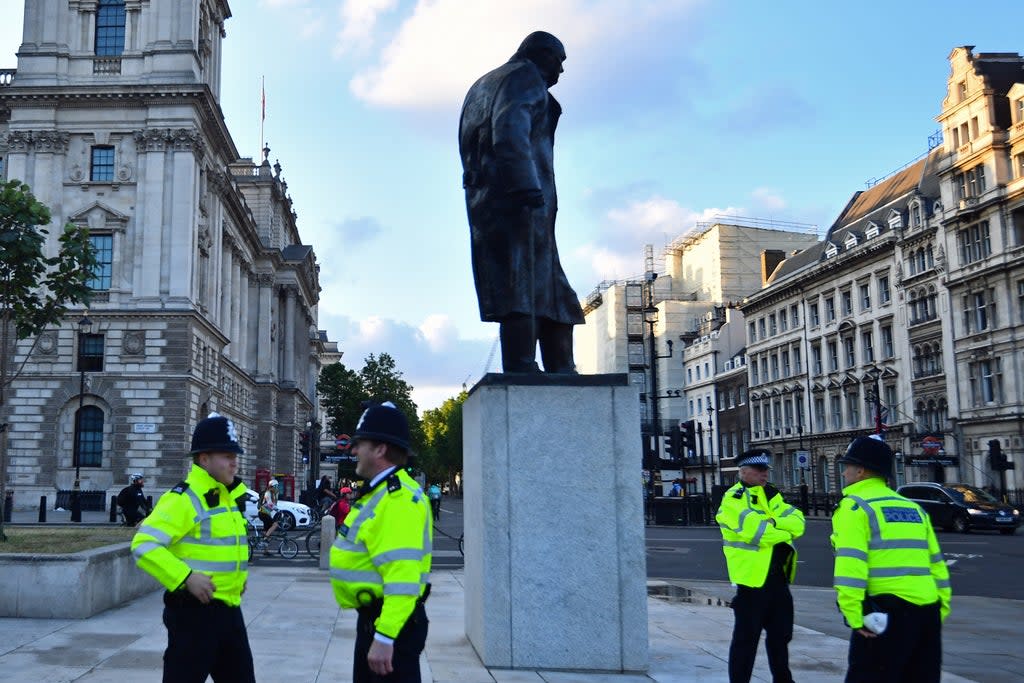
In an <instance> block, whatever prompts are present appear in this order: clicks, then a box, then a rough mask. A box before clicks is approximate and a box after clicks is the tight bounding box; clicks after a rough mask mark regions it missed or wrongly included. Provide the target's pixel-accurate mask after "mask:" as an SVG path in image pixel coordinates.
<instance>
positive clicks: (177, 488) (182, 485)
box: [171, 481, 188, 493]
mask: <svg viewBox="0 0 1024 683" xmlns="http://www.w3.org/2000/svg"><path fill="white" fill-rule="evenodd" d="M185 491H188V482H187V481H179V482H178V483H177V484H175V485H174V488H173V489H171V493H185Z"/></svg>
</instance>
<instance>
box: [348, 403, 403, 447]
mask: <svg viewBox="0 0 1024 683" xmlns="http://www.w3.org/2000/svg"><path fill="white" fill-rule="evenodd" d="M360 439H367V440H369V441H382V442H384V443H390V444H394V445H396V446H398V447H399V448H404V449H405V450H409V421H408V420H407V419H406V418H405V414H404V413H402V411H401V410H399V409H398V408H397V407H396V406H395V404H394V403H392V402H391V401H385V402H384V403H379V404H371V405H370V406H368V407H367V408H366V410H364V411H363V414H362V416H361V417H360V418H359V423H358V424H357V425H356V431H355V432H353V433H352V443H353V444H354V443H355V442H357V441H359V440H360Z"/></svg>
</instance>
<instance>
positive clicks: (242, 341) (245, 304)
mask: <svg viewBox="0 0 1024 683" xmlns="http://www.w3.org/2000/svg"><path fill="white" fill-rule="evenodd" d="M240 285H241V287H240V289H239V292H238V300H239V302H240V303H241V306H242V311H241V315H239V316H238V317H239V322H238V365H239V366H240V367H241V368H242V369H243V370H245V371H246V372H248V371H249V294H250V281H249V266H248V265H246V266H245V267H244V268H243V269H242V271H241V282H240Z"/></svg>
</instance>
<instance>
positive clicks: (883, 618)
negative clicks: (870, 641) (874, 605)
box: [864, 612, 889, 635]
mask: <svg viewBox="0 0 1024 683" xmlns="http://www.w3.org/2000/svg"><path fill="white" fill-rule="evenodd" d="M888 625H889V615H888V614H886V613H885V612H871V613H870V614H865V615H864V628H866V629H867V630H869V631H871V632H872V633H874V634H877V635H881V634H883V633H885V627H886V626H888Z"/></svg>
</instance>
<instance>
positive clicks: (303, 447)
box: [299, 432, 309, 462]
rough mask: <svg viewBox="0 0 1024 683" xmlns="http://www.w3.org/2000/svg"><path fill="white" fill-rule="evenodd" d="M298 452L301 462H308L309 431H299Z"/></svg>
mask: <svg viewBox="0 0 1024 683" xmlns="http://www.w3.org/2000/svg"><path fill="white" fill-rule="evenodd" d="M299 453H301V454H302V462H309V432H299Z"/></svg>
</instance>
